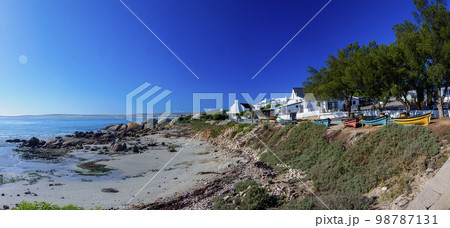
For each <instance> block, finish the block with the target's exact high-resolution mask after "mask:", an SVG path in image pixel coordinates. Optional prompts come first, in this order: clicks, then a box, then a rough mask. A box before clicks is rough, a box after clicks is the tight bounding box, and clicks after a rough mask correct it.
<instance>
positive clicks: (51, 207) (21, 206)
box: [11, 201, 84, 210]
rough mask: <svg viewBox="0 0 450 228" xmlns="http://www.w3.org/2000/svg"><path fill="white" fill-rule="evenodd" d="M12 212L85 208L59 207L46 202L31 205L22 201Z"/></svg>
mask: <svg viewBox="0 0 450 228" xmlns="http://www.w3.org/2000/svg"><path fill="white" fill-rule="evenodd" d="M11 210H84V208H83V207H80V206H74V205H72V204H69V205H66V206H58V205H56V204H51V203H46V202H37V203H30V202H26V201H22V202H20V203H19V204H18V205H17V207H14V208H11Z"/></svg>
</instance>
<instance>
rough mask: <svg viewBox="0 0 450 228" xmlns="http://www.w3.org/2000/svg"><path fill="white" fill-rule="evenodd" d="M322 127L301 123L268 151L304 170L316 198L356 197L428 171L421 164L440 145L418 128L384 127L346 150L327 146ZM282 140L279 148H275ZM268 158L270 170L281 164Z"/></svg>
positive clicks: (265, 157)
mask: <svg viewBox="0 0 450 228" xmlns="http://www.w3.org/2000/svg"><path fill="white" fill-rule="evenodd" d="M325 130H326V127H324V126H322V125H316V124H313V123H304V124H301V125H297V126H295V127H292V129H290V130H288V128H286V127H285V128H283V129H282V130H281V131H279V132H277V133H276V134H274V135H273V136H272V138H271V139H270V140H269V143H268V145H269V146H270V147H271V148H272V151H273V152H274V153H275V154H276V155H277V157H278V158H280V159H281V160H282V161H283V162H284V163H286V164H287V165H289V166H290V167H292V168H295V169H300V170H303V171H305V172H306V173H307V177H308V178H309V179H311V180H313V181H314V188H315V189H316V191H318V192H322V193H329V194H353V195H359V194H363V193H366V192H368V191H369V190H370V189H372V188H373V187H375V186H377V185H378V184H380V183H381V182H382V181H384V180H387V179H389V178H392V177H396V176H401V175H402V173H404V172H408V171H411V170H415V171H421V170H422V171H423V170H425V169H426V167H425V164H424V162H423V161H424V159H425V158H427V157H431V156H434V155H436V154H437V153H438V152H439V148H440V145H439V143H438V140H437V138H436V136H434V135H433V134H432V133H431V132H430V131H429V130H427V129H426V128H424V127H422V126H403V125H397V124H393V125H388V126H385V127H383V128H381V129H380V130H378V131H377V132H375V133H373V134H371V135H366V136H363V137H361V138H360V139H359V140H357V141H356V142H355V144H354V145H353V146H352V147H351V148H349V149H348V150H345V148H344V147H343V146H342V144H341V143H340V142H334V143H331V144H329V143H327V141H326V140H325V139H324V137H323V136H322V135H323V133H324V131H325ZM282 135H286V138H285V139H284V140H283V143H279V144H278V145H277V144H276V142H278V141H279V138H280V137H281V136H282ZM277 157H276V156H274V155H273V154H272V153H270V152H265V153H263V154H261V157H260V159H261V161H264V162H266V163H267V164H269V165H270V166H272V167H273V168H277V166H276V164H279V163H280V161H279V160H278V158H277Z"/></svg>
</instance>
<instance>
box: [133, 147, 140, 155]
mask: <svg viewBox="0 0 450 228" xmlns="http://www.w3.org/2000/svg"><path fill="white" fill-rule="evenodd" d="M133 152H134V153H137V152H139V147H138V146H136V145H134V146H133Z"/></svg>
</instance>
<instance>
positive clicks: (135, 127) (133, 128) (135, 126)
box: [127, 122, 142, 131]
mask: <svg viewBox="0 0 450 228" xmlns="http://www.w3.org/2000/svg"><path fill="white" fill-rule="evenodd" d="M141 129H142V126H141V125H139V124H137V123H136V122H129V123H128V124H127V131H137V130H141Z"/></svg>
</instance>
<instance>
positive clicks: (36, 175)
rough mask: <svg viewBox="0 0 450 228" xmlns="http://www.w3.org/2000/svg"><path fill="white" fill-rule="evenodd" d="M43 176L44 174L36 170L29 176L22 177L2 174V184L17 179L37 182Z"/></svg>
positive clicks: (30, 182)
mask: <svg viewBox="0 0 450 228" xmlns="http://www.w3.org/2000/svg"><path fill="white" fill-rule="evenodd" d="M42 178H44V176H42V175H41V174H39V173H36V172H32V173H28V177H22V176H20V177H11V178H5V177H4V176H3V175H0V185H1V184H7V183H14V182H17V181H28V184H35V183H36V182H37V181H38V180H40V179H42Z"/></svg>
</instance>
